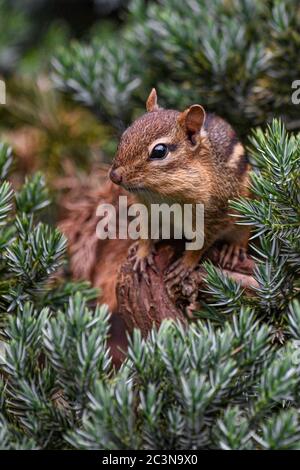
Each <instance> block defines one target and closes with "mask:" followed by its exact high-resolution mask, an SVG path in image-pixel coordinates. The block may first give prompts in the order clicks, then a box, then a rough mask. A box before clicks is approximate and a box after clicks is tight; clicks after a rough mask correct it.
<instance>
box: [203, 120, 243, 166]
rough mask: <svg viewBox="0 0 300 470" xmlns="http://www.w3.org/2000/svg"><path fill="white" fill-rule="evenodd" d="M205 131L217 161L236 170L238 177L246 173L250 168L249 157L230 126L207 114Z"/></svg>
mask: <svg viewBox="0 0 300 470" xmlns="http://www.w3.org/2000/svg"><path fill="white" fill-rule="evenodd" d="M204 129H205V130H206V132H207V135H208V138H209V140H210V142H211V145H212V147H213V149H214V152H215V155H216V157H217V159H218V160H219V161H220V162H224V164H225V166H226V167H229V168H232V169H233V170H236V174H237V175H242V174H243V173H245V171H247V167H248V160H247V155H246V153H245V149H244V147H243V145H242V144H241V142H240V141H239V139H238V137H237V135H236V133H235V131H234V130H233V128H232V127H231V126H230V124H228V122H226V121H224V119H222V118H220V117H219V116H216V115H215V114H207V115H206V119H205V123H204Z"/></svg>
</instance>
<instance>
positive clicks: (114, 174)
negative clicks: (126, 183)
mask: <svg viewBox="0 0 300 470" xmlns="http://www.w3.org/2000/svg"><path fill="white" fill-rule="evenodd" d="M109 176H110V179H111V180H112V182H113V183H116V184H121V182H122V175H121V173H120V172H119V171H118V170H115V169H114V168H112V169H111V170H110V173H109Z"/></svg>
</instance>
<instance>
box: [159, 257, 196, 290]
mask: <svg viewBox="0 0 300 470" xmlns="http://www.w3.org/2000/svg"><path fill="white" fill-rule="evenodd" d="M193 269H194V264H190V263H188V262H187V261H186V259H185V258H184V257H182V258H179V259H178V260H177V261H175V262H174V263H173V264H171V266H170V267H169V269H168V270H167V272H166V276H165V283H166V288H167V292H168V294H169V296H170V297H172V291H173V289H174V288H175V287H176V286H178V285H180V284H182V283H183V282H184V280H185V279H186V278H187V277H188V276H189V275H190V274H191V272H192V271H193Z"/></svg>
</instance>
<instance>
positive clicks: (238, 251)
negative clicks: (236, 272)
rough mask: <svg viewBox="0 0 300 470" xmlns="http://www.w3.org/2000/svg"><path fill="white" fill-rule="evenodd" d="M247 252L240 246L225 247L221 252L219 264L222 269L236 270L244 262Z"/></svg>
mask: <svg viewBox="0 0 300 470" xmlns="http://www.w3.org/2000/svg"><path fill="white" fill-rule="evenodd" d="M246 254H247V250H246V248H245V247H242V246H240V245H235V244H231V245H224V246H223V247H222V250H221V252H220V258H219V264H220V265H221V266H222V268H228V269H234V268H235V267H236V265H237V264H238V262H239V261H244V259H245V258H246Z"/></svg>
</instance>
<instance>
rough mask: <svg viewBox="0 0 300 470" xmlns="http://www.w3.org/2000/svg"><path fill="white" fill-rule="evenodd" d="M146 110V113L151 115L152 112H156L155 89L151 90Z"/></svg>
mask: <svg viewBox="0 0 300 470" xmlns="http://www.w3.org/2000/svg"><path fill="white" fill-rule="evenodd" d="M146 109H147V111H148V113H151V112H152V111H157V110H158V104H157V93H156V90H155V88H152V90H151V93H150V95H149V96H148V98H147V101H146Z"/></svg>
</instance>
